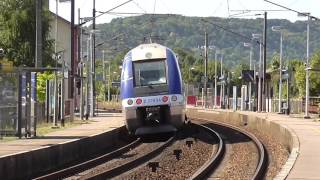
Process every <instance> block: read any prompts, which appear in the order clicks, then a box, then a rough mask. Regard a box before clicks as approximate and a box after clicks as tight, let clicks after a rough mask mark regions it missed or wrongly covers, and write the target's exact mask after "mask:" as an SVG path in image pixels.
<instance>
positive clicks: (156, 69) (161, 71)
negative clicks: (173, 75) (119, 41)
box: [133, 59, 167, 86]
mask: <svg viewBox="0 0 320 180" xmlns="http://www.w3.org/2000/svg"><path fill="white" fill-rule="evenodd" d="M133 68H134V77H135V78H134V79H135V86H149V85H159V84H166V83H167V76H166V63H165V59H163V60H157V61H136V62H133Z"/></svg>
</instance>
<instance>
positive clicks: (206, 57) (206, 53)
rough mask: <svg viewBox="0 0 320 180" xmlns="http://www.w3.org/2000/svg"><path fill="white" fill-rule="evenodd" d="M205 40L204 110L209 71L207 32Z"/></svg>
mask: <svg viewBox="0 0 320 180" xmlns="http://www.w3.org/2000/svg"><path fill="white" fill-rule="evenodd" d="M204 35H205V40H204V45H205V49H204V56H205V59H204V108H206V107H207V76H208V75H207V74H208V72H207V70H208V34H207V31H206V32H205V34H204Z"/></svg>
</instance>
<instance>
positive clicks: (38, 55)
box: [35, 0, 42, 68]
mask: <svg viewBox="0 0 320 180" xmlns="http://www.w3.org/2000/svg"><path fill="white" fill-rule="evenodd" d="M41 13H42V0H36V58H35V60H36V62H35V67H36V68H39V67H42V15H41Z"/></svg>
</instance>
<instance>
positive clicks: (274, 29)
mask: <svg viewBox="0 0 320 180" xmlns="http://www.w3.org/2000/svg"><path fill="white" fill-rule="evenodd" d="M271 29H272V31H275V32H280V60H279V111H278V112H279V113H280V112H281V99H282V39H283V37H282V33H283V30H282V27H281V26H272V27H271Z"/></svg>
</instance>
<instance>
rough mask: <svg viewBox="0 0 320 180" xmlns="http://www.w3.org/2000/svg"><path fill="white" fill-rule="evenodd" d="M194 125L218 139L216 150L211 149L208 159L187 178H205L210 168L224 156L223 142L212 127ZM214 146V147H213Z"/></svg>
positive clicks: (210, 170)
mask: <svg viewBox="0 0 320 180" xmlns="http://www.w3.org/2000/svg"><path fill="white" fill-rule="evenodd" d="M192 125H195V126H198V127H200V128H202V129H204V130H206V131H208V132H209V133H210V134H212V135H213V136H215V137H216V138H217V139H218V143H219V146H218V150H217V151H216V152H215V151H214V150H213V151H212V154H211V158H210V159H208V160H207V161H206V162H205V163H204V165H202V166H201V167H200V168H199V169H198V170H197V171H196V172H195V173H194V174H193V175H192V176H191V177H190V178H189V179H205V177H206V175H207V174H208V173H209V172H212V169H213V168H215V167H217V166H218V165H219V163H220V162H221V160H222V157H223V156H224V153H225V143H224V142H223V140H222V138H221V136H220V135H219V133H217V132H216V131H214V130H213V129H211V128H209V127H207V126H205V125H202V124H193V123H192ZM213 148H214V147H213Z"/></svg>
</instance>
